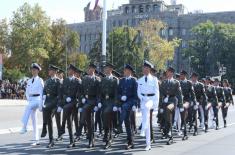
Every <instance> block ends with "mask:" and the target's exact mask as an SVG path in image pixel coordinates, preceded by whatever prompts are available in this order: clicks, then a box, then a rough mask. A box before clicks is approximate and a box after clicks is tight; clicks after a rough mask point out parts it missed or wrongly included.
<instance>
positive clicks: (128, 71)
mask: <svg viewBox="0 0 235 155" xmlns="http://www.w3.org/2000/svg"><path fill="white" fill-rule="evenodd" d="M40 70H41V67H40V66H39V65H38V64H36V63H33V64H32V66H31V72H32V78H31V79H29V80H28V82H27V86H26V99H27V101H28V105H27V106H26V108H25V112H24V115H23V118H22V123H23V127H22V130H21V134H24V133H26V132H27V124H28V121H29V117H31V119H32V124H33V133H34V140H35V142H34V143H33V144H32V145H33V146H37V145H40V136H39V135H40V133H39V127H38V123H37V112H38V110H39V111H40V112H42V116H43V127H42V132H41V137H42V138H43V137H46V135H47V133H48V135H49V144H48V146H47V147H48V148H53V147H54V145H55V142H56V141H62V139H63V135H64V134H65V133H66V127H67V130H68V133H69V140H70V143H69V144H68V148H72V147H75V143H78V142H79V140H80V138H81V136H82V135H83V134H84V133H85V135H86V138H87V140H88V148H92V147H94V146H95V132H98V133H99V134H98V136H99V137H101V136H103V142H104V149H108V148H110V147H111V146H112V142H113V140H114V138H117V137H118V135H119V134H120V133H123V125H125V132H126V134H127V145H126V147H125V149H133V148H134V143H135V141H134V137H135V135H136V134H137V130H138V127H137V126H136V112H137V111H140V112H141V114H142V115H141V116H142V121H141V125H140V127H139V129H140V130H141V131H140V136H142V137H145V138H146V148H145V150H146V151H148V150H151V143H154V142H155V140H154V129H153V125H152V124H153V113H154V112H156V113H157V118H158V121H157V123H158V125H159V128H160V131H161V132H162V139H166V141H167V144H168V145H170V144H172V143H173V129H174V130H176V131H177V133H178V134H179V135H182V140H187V139H188V133H189V132H191V131H193V135H194V136H196V135H197V134H198V128H199V127H200V128H203V130H204V131H205V132H207V131H208V129H209V128H214V129H216V130H218V129H219V119H218V112H219V110H221V111H222V118H223V124H224V127H226V125H227V121H226V118H227V112H228V108H229V106H230V105H231V104H232V105H233V104H234V102H233V96H232V90H231V88H230V87H229V82H228V80H226V79H224V80H223V81H222V83H221V81H219V79H213V78H211V77H206V78H204V79H200V80H199V75H198V74H197V73H193V74H192V75H190V78H191V79H187V77H189V75H188V73H187V72H186V71H181V72H180V74H177V73H175V70H174V68H172V67H169V68H168V69H167V70H166V72H164V74H163V75H162V76H161V77H158V78H157V76H155V73H156V70H155V68H154V65H152V64H151V63H150V62H148V61H145V62H144V64H143V76H142V77H141V78H139V79H137V78H136V77H135V71H134V69H133V67H132V66H131V65H129V64H126V65H125V66H124V69H123V76H122V75H120V74H119V73H117V72H116V71H115V66H114V65H113V64H111V63H106V64H105V66H104V73H103V72H99V71H97V66H96V65H95V64H92V63H91V64H90V65H89V67H88V69H87V72H86V73H83V71H81V70H80V69H78V68H77V67H75V66H73V65H70V66H69V67H68V72H67V75H68V77H67V78H64V74H65V73H64V71H63V70H61V69H59V68H58V67H56V66H54V65H50V66H49V69H48V75H49V78H48V79H47V80H46V81H43V80H42V79H41V78H40V77H39V76H38V74H39V72H40ZM53 117H55V120H56V126H57V132H56V133H57V134H58V137H57V138H54V137H53V135H54V134H53V132H54V130H53V129H54V128H53ZM210 121H211V122H210ZM209 124H210V125H212V126H211V127H209ZM73 126H74V127H73ZM74 129H75V131H73V130H74Z"/></svg>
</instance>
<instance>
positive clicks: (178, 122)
mask: <svg viewBox="0 0 235 155" xmlns="http://www.w3.org/2000/svg"><path fill="white" fill-rule="evenodd" d="M175 79H176V80H178V81H180V74H179V73H175ZM173 115H174V122H173V123H174V124H173V126H174V128H175V129H176V130H177V132H178V135H181V134H182V132H181V130H180V129H181V115H180V109H179V107H175V111H173Z"/></svg>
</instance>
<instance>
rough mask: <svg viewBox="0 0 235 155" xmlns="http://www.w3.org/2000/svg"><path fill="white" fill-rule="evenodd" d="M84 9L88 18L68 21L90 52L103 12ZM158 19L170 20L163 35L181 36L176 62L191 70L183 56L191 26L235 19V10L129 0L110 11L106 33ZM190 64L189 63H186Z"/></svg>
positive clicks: (227, 21) (82, 44) (99, 27)
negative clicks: (187, 9)
mask: <svg viewBox="0 0 235 155" xmlns="http://www.w3.org/2000/svg"><path fill="white" fill-rule="evenodd" d="M84 10H85V17H86V18H85V22H83V23H75V24H70V25H68V26H69V28H71V29H72V30H74V31H77V32H78V33H79V35H80V49H79V50H80V51H82V52H85V53H89V51H90V50H91V48H92V45H93V43H94V42H95V41H96V40H97V39H98V37H99V34H100V33H101V32H102V21H101V12H102V9H99V10H98V11H97V12H96V15H98V14H100V16H97V17H96V18H95V20H88V19H91V18H89V13H90V10H88V9H86V8H85V9H84ZM148 19H157V20H161V21H163V22H165V23H166V24H167V29H165V30H162V32H161V36H162V37H164V38H166V39H168V40H172V39H173V38H179V39H181V40H182V42H181V45H180V47H179V48H177V49H175V56H174V61H173V64H172V65H173V66H174V67H175V68H176V70H177V71H179V70H181V69H185V70H189V62H190V60H187V59H184V58H183V57H182V54H181V51H182V50H183V49H184V48H187V46H188V41H189V40H190V39H191V37H192V35H191V29H192V27H194V26H195V25H197V24H199V23H202V22H206V21H207V20H211V21H212V22H215V23H217V22H223V23H235V11H231V12H216V13H202V12H197V13H185V8H184V6H183V5H182V4H177V3H176V1H175V0H174V1H172V4H171V5H167V4H166V3H165V2H164V1H162V0H129V4H123V5H122V6H120V7H119V8H118V9H117V10H111V11H108V20H107V34H108V33H109V32H111V31H112V30H113V29H114V28H116V27H121V26H124V25H127V26H131V27H135V26H138V25H139V23H140V22H141V21H143V20H148ZM186 64H188V65H186Z"/></svg>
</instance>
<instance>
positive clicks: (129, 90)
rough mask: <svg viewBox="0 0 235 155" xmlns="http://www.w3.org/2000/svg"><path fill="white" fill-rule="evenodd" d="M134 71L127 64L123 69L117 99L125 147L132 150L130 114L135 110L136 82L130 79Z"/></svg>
mask: <svg viewBox="0 0 235 155" xmlns="http://www.w3.org/2000/svg"><path fill="white" fill-rule="evenodd" d="M133 71H134V69H133V67H132V66H131V65H129V64H127V65H125V67H124V78H122V79H121V80H120V82H119V85H118V99H119V100H120V102H121V121H120V122H121V123H120V124H119V125H120V128H121V126H122V122H123V121H124V123H125V127H126V132H127V146H126V149H127V150H128V149H133V148H134V143H133V134H134V133H133V128H131V122H130V120H131V119H130V114H131V112H132V110H135V109H136V104H137V99H138V97H137V81H136V79H135V78H133V77H132V73H133Z"/></svg>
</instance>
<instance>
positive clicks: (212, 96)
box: [206, 85, 219, 130]
mask: <svg viewBox="0 0 235 155" xmlns="http://www.w3.org/2000/svg"><path fill="white" fill-rule="evenodd" d="M206 95H207V97H208V103H211V104H212V108H213V112H214V121H215V123H216V129H218V127H219V120H218V108H217V106H218V97H217V94H216V90H215V87H214V86H212V85H207V86H206ZM207 129H208V124H207V125H206V130H207Z"/></svg>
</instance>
